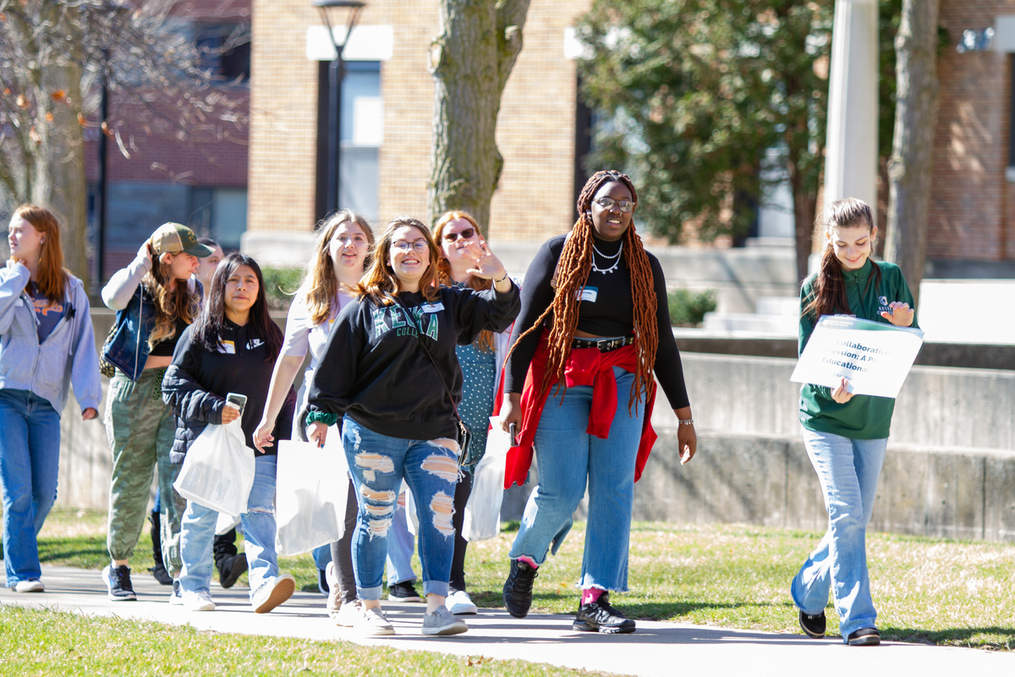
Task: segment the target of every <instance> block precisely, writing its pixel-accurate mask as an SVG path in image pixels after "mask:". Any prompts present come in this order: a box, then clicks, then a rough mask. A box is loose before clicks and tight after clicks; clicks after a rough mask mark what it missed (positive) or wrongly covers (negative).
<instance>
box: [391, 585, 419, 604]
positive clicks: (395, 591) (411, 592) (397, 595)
mask: <svg viewBox="0 0 1015 677" xmlns="http://www.w3.org/2000/svg"><path fill="white" fill-rule="evenodd" d="M388 601H389V602H422V601H423V598H422V597H420V596H419V594H418V593H417V592H416V588H414V587H412V581H402V582H401V583H395V584H394V585H389V586H388Z"/></svg>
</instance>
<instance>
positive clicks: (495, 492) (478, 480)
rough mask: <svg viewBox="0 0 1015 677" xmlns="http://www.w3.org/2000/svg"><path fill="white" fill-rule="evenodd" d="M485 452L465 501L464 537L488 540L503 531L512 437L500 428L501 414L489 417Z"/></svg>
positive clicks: (469, 539)
mask: <svg viewBox="0 0 1015 677" xmlns="http://www.w3.org/2000/svg"><path fill="white" fill-rule="evenodd" d="M490 424H491V428H490V432H489V434H488V435H487V438H486V453H485V454H483V458H482V459H480V461H479V463H477V464H476V469H475V471H473V473H472V493H471V494H469V502H468V503H466V504H465V520H464V522H463V524H462V538H464V539H465V540H467V541H470V542H472V541H485V540H488V539H490V538H495V537H496V536H497V534H499V533H500V508H501V504H502V503H503V502H504V465H505V463H507V454H508V449H510V448H511V436H510V435H509V434H508V433H507V432H505V431H503V430H501V428H500V417H499V416H496V417H495V416H491V417H490Z"/></svg>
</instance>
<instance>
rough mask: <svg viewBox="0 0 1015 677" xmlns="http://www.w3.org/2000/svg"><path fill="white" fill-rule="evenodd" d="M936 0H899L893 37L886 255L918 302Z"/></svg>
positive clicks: (934, 88)
mask: <svg viewBox="0 0 1015 677" xmlns="http://www.w3.org/2000/svg"><path fill="white" fill-rule="evenodd" d="M938 7H939V0H903V3H902V20H901V22H900V25H899V32H898V35H897V36H896V38H895V54H896V66H895V77H896V91H897V99H896V104H895V140H894V142H893V144H892V158H891V160H890V161H889V163H888V178H889V191H890V203H889V207H888V232H887V234H886V238H885V259H887V260H888V261H892V262H894V263H896V264H898V265H899V267H900V268H902V273H903V274H904V275H905V276H906V280H907V282H909V286H910V289H911V290H912V292H913V298H914V299H916V301H917V302H919V294H920V281H921V280H922V279H923V267H924V263H925V261H926V258H927V212H928V209H929V206H930V175H931V157H932V155H933V152H934V128H935V126H936V123H937V102H938V79H937V39H938V38H937V25H938Z"/></svg>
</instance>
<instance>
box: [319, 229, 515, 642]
mask: <svg viewBox="0 0 1015 677" xmlns="http://www.w3.org/2000/svg"><path fill="white" fill-rule="evenodd" d="M439 258H440V251H439V250H438V248H437V245H436V244H435V243H434V241H433V238H432V237H431V236H430V231H429V229H427V227H426V226H424V225H423V224H422V223H421V222H419V221H417V220H416V219H412V218H409V217H398V218H396V219H394V220H393V221H391V223H390V224H388V227H387V228H386V229H385V231H384V234H383V235H382V236H381V238H380V240H379V242H378V244H377V249H376V252H375V255H374V260H373V263H372V264H371V266H370V268H369V270H367V273H366V275H365V276H364V277H363V280H362V281H361V282H360V284H359V285H357V286H356V288H355V290H354V293H355V298H354V300H353V301H352V302H351V303H350V304H349V305H348V306H346V308H345V309H344V310H342V312H341V313H340V314H339V317H338V320H337V321H336V322H335V326H334V328H333V329H332V331H331V336H330V338H329V339H328V345H327V346H326V347H325V350H324V355H323V357H322V358H321V362H320V365H319V366H318V368H317V371H316V372H315V373H314V376H313V379H312V380H311V383H310V388H309V390H308V393H307V404H308V413H307V415H306V419H305V420H306V423H307V425H308V437H309V438H310V439H311V440H313V441H315V442H317V443H318V444H322V445H323V444H324V441H325V436H326V435H327V431H328V426H329V425H333V424H335V423H337V422H338V421H339V419H341V420H342V443H343V446H344V447H345V453H346V457H347V458H348V461H349V469H350V471H351V472H352V475H353V482H354V484H355V487H356V496H357V500H358V504H359V516H358V518H357V522H356V531H355V536H354V538H353V549H352V556H353V560H354V562H355V574H356V588H357V593H358V596H359V598H360V600H362V603H363V614H362V616H361V618H360V620H359V622H358V623H357V625H356V626H355V627H356V628H357V629H359V630H360V631H361V632H362V633H364V634H370V635H390V634H394V629H393V628H392V627H391V624H390V623H389V622H388V620H387V618H385V616H384V613H383V612H382V611H381V601H380V595H381V575H382V573H383V570H384V559H385V555H386V552H387V539H388V531H389V529H390V528H391V523H392V518H393V516H394V513H395V510H396V503H397V500H398V490H399V487H400V485H401V483H402V480H403V478H404V480H405V482H406V484H407V485H408V487H409V489H410V490H411V491H412V494H413V497H414V498H415V501H416V510H417V515H418V518H419V530H418V537H419V558H420V563H421V565H422V571H423V592H424V594H425V595H426V605H427V610H426V614H425V616H424V620H423V628H422V632H423V634H424V635H453V634H458V633H461V632H465V631H466V630H468V626H467V625H466V624H465V623H464V622H462V621H460V620H458V619H456V618H455V617H454V616H452V615H451V613H450V612H449V611H448V609H447V607H446V606H445V601H446V597H447V594H448V581H449V578H450V571H451V560H452V556H453V553H454V540H455V528H454V524H453V518H454V513H455V508H454V493H455V485H456V484H457V482H458V479H459V472H460V471H459V466H458V457H459V452H460V449H459V444H458V441H457V437H458V423H457V421H456V417H457V413H456V408H457V404H458V402H460V401H461V398H462V380H463V379H462V372H461V369H460V368H459V366H458V359H457V357H456V355H455V346H457V345H459V344H463V343H471V342H472V341H474V340H475V338H476V336H477V335H478V334H479V333H480V332H482V331H484V330H485V331H497V332H499V331H504V329H506V328H507V327H508V326H509V325H510V324H511V321H512V320H513V319H514V317H515V315H517V313H518V308H519V303H518V290H517V288H516V287H515V286H514V284H513V283H512V281H511V280H510V278H508V275H507V272H506V271H505V270H504V266H503V264H501V262H500V261H499V260H498V259H497V257H496V256H494V255H493V253H491V252H490V249H489V247H487V246H485V245H484V246H483V247H482V253H481V254H480V255H479V256H478V257H476V259H475V260H474V262H473V266H472V268H471V269H470V274H472V275H474V276H476V277H478V278H481V279H485V280H492V281H493V288H492V289H488V290H486V291H474V290H472V289H463V288H459V287H443V286H438V285H437V283H436V282H437V276H438V261H439Z"/></svg>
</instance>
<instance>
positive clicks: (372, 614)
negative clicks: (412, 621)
mask: <svg viewBox="0 0 1015 677" xmlns="http://www.w3.org/2000/svg"><path fill="white" fill-rule="evenodd" d="M355 629H356V630H358V631H359V632H360V634H363V635H370V636H373V637H380V636H383V635H393V634H395V629H394V628H393V627H391V623H389V622H388V619H387V618H386V617H385V616H384V612H383V611H381V610H380V608H378V607H374V608H372V609H367V608H364V609H363V612H362V613H361V614H360V615H359V619H358V620H357V621H356V625H355Z"/></svg>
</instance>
